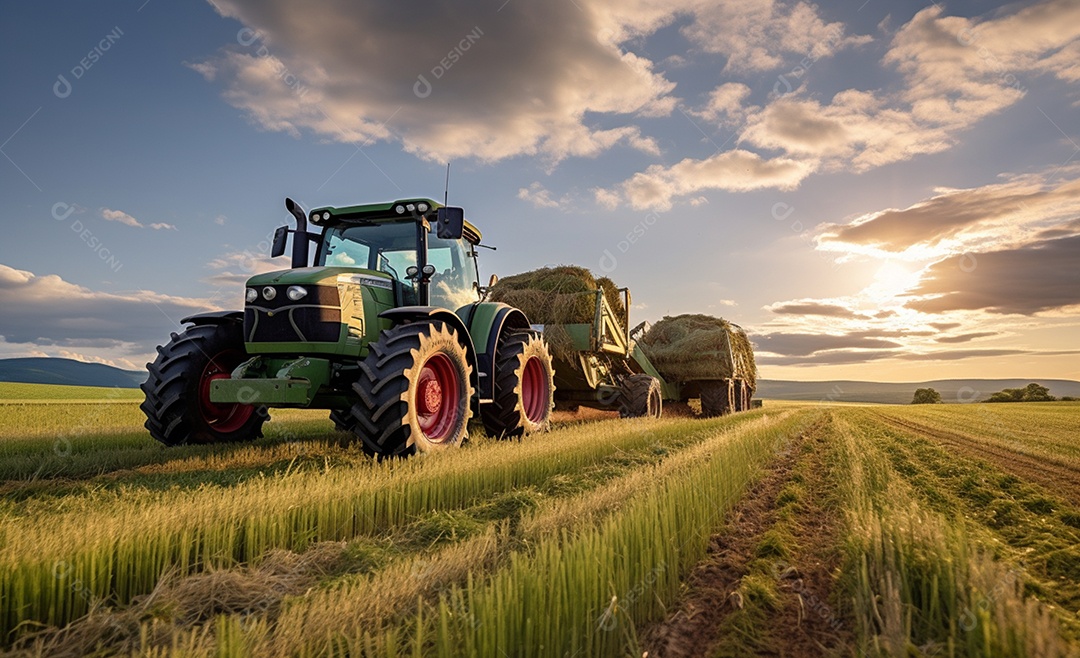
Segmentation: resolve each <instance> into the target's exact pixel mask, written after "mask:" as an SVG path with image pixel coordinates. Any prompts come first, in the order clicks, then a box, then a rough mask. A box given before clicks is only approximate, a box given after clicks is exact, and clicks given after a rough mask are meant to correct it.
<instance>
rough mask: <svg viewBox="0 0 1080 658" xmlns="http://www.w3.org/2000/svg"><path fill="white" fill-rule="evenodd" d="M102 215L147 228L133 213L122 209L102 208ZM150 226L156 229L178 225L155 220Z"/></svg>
mask: <svg viewBox="0 0 1080 658" xmlns="http://www.w3.org/2000/svg"><path fill="white" fill-rule="evenodd" d="M101 216H102V217H103V218H104V219H106V220H108V221H110V222H120V223H121V224H125V225H127V226H132V227H135V228H146V225H145V224H143V223H141V222H140V221H139V220H137V219H135V218H134V217H132V216H131V215H129V214H127V213H126V212H123V211H121V210H110V209H108V208H102V209H101ZM150 228H152V229H154V230H155V231H160V230H171V231H175V230H176V227H175V226H173V225H172V224H165V223H163V222H155V223H153V224H150Z"/></svg>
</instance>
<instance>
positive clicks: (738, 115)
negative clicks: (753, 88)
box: [693, 82, 750, 123]
mask: <svg viewBox="0 0 1080 658" xmlns="http://www.w3.org/2000/svg"><path fill="white" fill-rule="evenodd" d="M749 96H750V87H748V86H746V85H744V84H743V83H741V82H725V83H724V84H722V85H720V86H719V87H717V88H716V89H714V90H713V91H712V92H711V93H710V94H709V100H708V103H706V105H705V107H703V108H701V109H700V110H696V111H694V112H693V114H695V115H696V116H699V117H701V118H702V119H705V120H706V121H721V122H724V123H735V122H738V121H741V120H742V119H743V117H744V116H746V112H747V111H748V109H747V108H744V107H743V105H744V103H745V101H746V99H747V98H748V97H749Z"/></svg>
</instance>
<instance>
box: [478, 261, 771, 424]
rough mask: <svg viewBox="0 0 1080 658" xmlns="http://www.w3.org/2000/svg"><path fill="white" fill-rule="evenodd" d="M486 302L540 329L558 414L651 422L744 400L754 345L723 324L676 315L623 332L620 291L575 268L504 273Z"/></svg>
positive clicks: (720, 410)
mask: <svg viewBox="0 0 1080 658" xmlns="http://www.w3.org/2000/svg"><path fill="white" fill-rule="evenodd" d="M491 298H492V299H493V300H495V301H502V302H506V303H510V304H514V305H516V306H518V307H519V308H521V309H522V310H523V311H524V312H525V313H526V315H528V316H529V318H530V319H531V320H532V321H533V322H534V323H536V324H534V325H533V328H534V329H536V330H538V331H542V332H543V334H544V338H545V339H546V340H547V342H548V345H549V347H550V350H551V353H552V357H553V362H554V366H555V387H556V388H555V401H556V405H557V406H558V408H562V409H569V410H574V409H576V408H577V407H579V406H586V407H592V408H597V409H608V410H615V409H617V410H618V411H619V412H620V414H621V415H622V416H624V417H634V416H650V417H659V416H660V415H661V413H662V408H663V403H664V402H665V401H667V402H689V401H690V400H691V399H695V398H696V399H700V400H701V410H702V414H703V415H705V416H721V415H724V414H728V413H732V412H736V411H743V410H746V409H749V408H751V406H752V404H753V402H752V397H753V394H754V389H755V387H756V383H755V375H756V368H755V365H754V354H753V349H752V347H751V345H750V342H749V340H748V339H747V337H746V332H745V331H743V330H742V328H741V327H739V326H738V325H735V324H732V323H730V322H727V321H726V320H723V319H720V318H713V317H710V316H706V315H681V316H676V317H665V318H664V319H663V320H661V321H660V322H657V323H656V324H655V325H652V326H651V327H650V326H649V325H648V324H647V323H641V324H639V325H638V326H637V327H635V328H634V329H632V330H631V329H630V306H631V298H630V291H629V289H627V288H619V287H617V286H616V285H615V284H614V283H613V282H612V281H611V280H610V279H606V278H601V279H594V278H593V276H592V274H591V273H589V271H588V270H586V269H584V268H579V267H565V266H564V267H558V268H544V269H541V270H536V271H533V272H526V273H524V274H519V275H515V276H512V277H507V278H505V279H503V280H502V281H500V282H499V283H498V284H497V285H496V286H495V287H493V288H492V290H491Z"/></svg>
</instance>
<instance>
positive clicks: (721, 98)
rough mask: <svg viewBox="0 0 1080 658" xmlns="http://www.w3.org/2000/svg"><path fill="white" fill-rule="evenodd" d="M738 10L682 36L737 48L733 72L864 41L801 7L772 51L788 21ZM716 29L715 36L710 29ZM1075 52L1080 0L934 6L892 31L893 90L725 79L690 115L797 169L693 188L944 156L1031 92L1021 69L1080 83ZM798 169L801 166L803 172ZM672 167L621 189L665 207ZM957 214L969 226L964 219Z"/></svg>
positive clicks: (759, 5) (716, 15) (768, 11)
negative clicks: (1005, 7)
mask: <svg viewBox="0 0 1080 658" xmlns="http://www.w3.org/2000/svg"><path fill="white" fill-rule="evenodd" d="M734 7H735V5H732V9H730V10H729V9H727V8H725V7H724V6H719V7H718V8H717V9H716V11H715V12H713V13H711V14H709V15H708V17H707V18H702V17H699V19H698V21H696V22H695V23H693V24H692V25H690V26H688V27H687V28H684V33H687V34H690V35H692V36H693V37H695V38H697V39H698V40H700V41H701V42H702V43H703V44H706V45H707V44H711V43H716V44H718V45H717V48H718V50H717V52H721V51H723V52H730V53H731V59H729V61H728V69H734V70H758V71H760V70H769V69H775V68H777V67H778V66H780V64H781V62H783V57H780V56H778V55H777V53H781V52H784V51H788V52H800V51H804V52H806V53H807V55H806V60H807V61H809V62H811V63H812V62H813V61H815V59H816V58H818V57H820V56H823V55H825V54H829V53H831V52H833V51H835V50H837V49H839V48H843V47H849V46H855V45H859V44H861V43H865V42H866V40H867V38H865V37H845V36H843V32H842V29H841V28H840V26H839V25H837V24H825V23H824V22H823V21H821V19H820V18H818V17H817V16H816V13H815V12H814V10H812V8H809V7H806V6H804V5H802V4H798V5H795V6H794V7H792V8H791V9H790V15H789V16H790V17H792V19H794V18H795V17H797V16H802V17H803V18H802V19H801V22H802V26H801V27H800V28H799V29H798V30H795V31H794V32H792V33H790V34H788V33H783V34H777V35H774V37H773V39H772V46H771V47H767V46H766V45H765V44H766V43H768V41H767V40H765V39H763V38H762V35H763V34H766V33H768V32H769V30H771V29H774V28H775V27H777V26H779V25H781V24H782V23H783V21H778V20H773V19H776V16H777V13H778V12H779V13H781V14H782V13H784V12H786V11H788V10H787V9H784V8H783V7H782V6H781V5H776V4H774V3H772V2H766V1H765V0H761V1H760V2H755V3H752V4H751V6H750V7H749V8H748V9H745V10H744V8H743V7H742V6H739V7H738V9H735V8H734ZM729 12H730V13H732V14H734V13H738V14H739V15H738V16H733V15H729ZM804 12H809V13H804ZM766 16H768V17H771V18H763V17H766ZM713 19H717V20H716V21H714V20H713ZM709 29H711V31H712V33H713V35H714V36H715V41H713V40H711V39H708V38H706V37H705V36H704V34H703V32H705V31H708V30H709ZM706 50H709V48H708V47H706ZM1075 55H1080V5H1078V4H1077V3H1076V2H1075V1H1074V0H1049V1H1047V2H1042V3H1039V4H1037V5H1035V6H1031V7H1026V8H1023V9H1020V10H1019V11H1016V12H1015V13H1013V14H1005V15H997V16H995V17H994V18H990V19H985V20H979V19H967V18H960V17H955V16H945V15H944V13H943V10H942V8H941V6H940V5H935V6H933V7H929V8H927V9H924V10H922V11H920V12H919V13H918V14H916V15H915V17H913V18H912V20H911V21H910V22H908V23H907V24H906V25H904V26H903V27H902V28H900V29H899V30H898V31H897V33H896V35H895V36H894V38H893V40H892V42H891V43H890V46H889V50H888V51H887V53H886V54H885V56H884V58H883V62H882V63H883V64H884V65H886V66H890V67H893V68H895V69H896V70H897V71H898V72H899V73H900V76H901V77H900V81H899V84H898V85H895V86H894V88H892V89H885V90H874V91H868V90H859V89H847V90H844V91H841V92H839V93H837V94H835V95H834V96H833V97H832V98H831V99H830V100H829V101H828V102H821V101H819V100H816V99H813V98H807V97H806V95H805V94H806V91H805V89H804V88H803V87H804V86H805V85H803V86H799V87H798V88H793V87H796V86H797V85H794V84H792V80H791V79H788V78H785V77H783V76H781V77H780V78H778V79H777V80H778V82H777V86H781V85H782V84H783V83H786V84H783V88H781V89H779V90H777V89H774V91H775V92H776V93H777V94H780V95H779V96H776V97H774V98H773V100H772V102H769V103H767V104H766V105H765V106H764V107H757V106H748V105H747V99H748V97H749V89H748V87H747V86H746V85H743V84H742V83H738V82H725V83H724V84H721V85H720V86H718V87H717V88H716V89H715V90H714V91H713V92H712V93H711V94H710V96H709V100H708V102H707V104H706V106H705V107H704V108H701V109H698V110H695V111H694V113H695V114H697V115H698V116H701V117H703V118H706V119H708V120H723V121H725V122H728V123H741V124H742V127H741V129H740V131H739V134H738V137H739V140H738V142H737V143H738V145H739V146H738V148H739V149H742V151H741V153H751V151H749V149H751V148H755V147H756V148H758V149H761V150H763V151H766V152H768V153H770V154H772V155H770V158H771V160H770V161H771V162H784V163H785V164H787V165H788V166H789V167H790V169H791V171H790V172H789V174H790V175H788V176H781V177H779V178H771V177H768V176H764V177H763V176H755V177H754V178H755V180H756V181H757V183H758V184H757V185H738V184H735V185H730V186H725V185H722V184H712V185H710V184H707V183H705V182H699V185H698V187H697V188H696V189H702V190H704V189H719V190H726V191H745V190H748V189H758V188H759V187H776V188H780V189H790V188H791V187H794V186H795V185H797V184H798V181H801V180H802V179H803V178H805V177H806V176H808V175H810V174H811V173H814V172H817V171H819V170H820V171H838V170H848V171H854V172H864V171H867V170H870V169H873V168H876V167H881V166H883V165H886V164H890V163H894V162H900V161H905V160H910V159H912V158H914V157H916V156H919V155H924V154H931V153H939V152H942V151H944V150H946V149H948V148H950V147H951V146H953V145H954V144H955V143H956V141H957V135H958V134H959V133H961V132H962V131H964V130H966V129H967V128H969V127H970V126H972V125H974V124H975V123H977V122H979V121H980V120H982V119H983V118H985V117H988V116H990V115H992V114H994V113H996V112H999V111H1001V110H1003V109H1004V108H1006V107H1009V106H1010V105H1012V104H1014V103H1016V102H1017V101H1018V100H1019V99H1020V98H1022V97H1023V96H1024V94H1025V93H1026V88H1025V87H1024V86H1023V85H1022V84H1021V83H1020V81H1019V76H1023V75H1030V76H1035V75H1041V74H1045V73H1050V74H1053V75H1055V76H1057V77H1059V78H1060V79H1062V80H1065V81H1067V82H1069V81H1076V80H1080V64H1078V63H1077V61H1078V58H1077V57H1076V56H1075ZM796 64H797V65H800V66H803V69H796V70H797V71H798V73H799V75H795V76H793V78H794V79H795V80H796V81H797V80H798V78H800V77H801V74H802V70H804V69H805V65H802V64H801V60H800V62H796ZM781 92H787V93H781ZM725 156H726V154H725ZM722 157H724V156H713V157H712V158H709V159H707V160H705V161H698V164H702V165H704V164H707V163H711V162H712V161H713V160H716V159H717V158H722ZM729 157H731V156H729ZM756 157H761V156H756ZM680 166H681V167H682V168H684V169H685V168H688V166H689V164H688V163H687V161H683V162H682V163H679V165H676V167H680ZM672 169H674V167H673V168H672ZM794 171H798V172H799V173H798V175H797V176H796V175H795V174H794ZM665 173H667V170H664V169H663V168H658V167H656V166H654V167H651V168H650V170H649V171H647V172H646V173H645V174H637V175H635V177H634V178H632V179H630V180H629V181H626V182H625V183H623V184H622V188H623V190H624V191H625V192H626V194H625V196H626V197H627V198H628V199H629V200H630V201H631V203H633V202H634V199H635V198H637V199H638V204H639V205H640V204H641V199H642V198H645V199H648V200H649V203H651V204H652V207H670V205H671V202H672V197H675V196H679V193H678V192H677V191H676V190H673V189H671V186H670V185H669V186H664V185H659V184H657V182H656V179H657V178H662V177H663V176H664V174H665ZM671 177H675V174H671ZM642 188H644V191H643V190H642ZM954 219H955V220H956V221H958V222H960V223H961V224H962V223H963V222H964V218H963V217H961V216H958V217H954Z"/></svg>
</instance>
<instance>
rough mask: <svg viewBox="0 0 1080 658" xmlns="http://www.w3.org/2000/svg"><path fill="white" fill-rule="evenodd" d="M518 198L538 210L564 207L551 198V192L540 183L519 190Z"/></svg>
mask: <svg viewBox="0 0 1080 658" xmlns="http://www.w3.org/2000/svg"><path fill="white" fill-rule="evenodd" d="M517 196H518V198H519V199H521V200H522V201H528V202H529V203H531V204H532V205H533V206H535V207H537V208H559V207H561V205H562V204H561V202H560V201H557V200H555V199H553V198H551V190H549V189H547V188H545V187H544V186H543V185H541V184H540V183H539V182H535V183H532V184H531V185H529V186H528V187H523V188H521V189H519V190H518V194H517Z"/></svg>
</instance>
